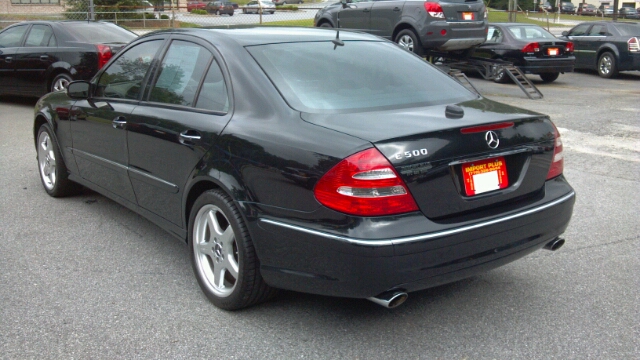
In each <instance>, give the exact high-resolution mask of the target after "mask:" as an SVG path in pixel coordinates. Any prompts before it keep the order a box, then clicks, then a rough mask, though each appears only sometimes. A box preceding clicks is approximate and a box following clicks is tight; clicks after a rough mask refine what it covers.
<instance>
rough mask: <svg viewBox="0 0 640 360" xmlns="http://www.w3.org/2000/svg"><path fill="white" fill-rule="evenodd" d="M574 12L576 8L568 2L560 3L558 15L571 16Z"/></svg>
mask: <svg viewBox="0 0 640 360" xmlns="http://www.w3.org/2000/svg"><path fill="white" fill-rule="evenodd" d="M575 12H576V6H575V5H573V3H571V2H568V1H562V2H561V3H560V13H561V14H573V13H575Z"/></svg>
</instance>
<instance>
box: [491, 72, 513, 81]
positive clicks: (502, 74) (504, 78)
mask: <svg viewBox="0 0 640 360" xmlns="http://www.w3.org/2000/svg"><path fill="white" fill-rule="evenodd" d="M509 80H511V79H510V78H509V75H507V71H506V70H504V69H500V70H498V73H497V74H496V76H495V77H494V78H493V81H495V82H497V83H499V84H506V83H508V82H509Z"/></svg>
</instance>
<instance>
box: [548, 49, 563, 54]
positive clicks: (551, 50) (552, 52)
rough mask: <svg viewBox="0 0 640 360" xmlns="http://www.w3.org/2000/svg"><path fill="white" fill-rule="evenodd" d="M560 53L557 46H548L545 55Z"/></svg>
mask: <svg viewBox="0 0 640 360" xmlns="http://www.w3.org/2000/svg"><path fill="white" fill-rule="evenodd" d="M559 54H560V49H558V48H548V49H547V55H549V56H558V55H559Z"/></svg>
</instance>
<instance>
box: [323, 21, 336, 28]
mask: <svg viewBox="0 0 640 360" xmlns="http://www.w3.org/2000/svg"><path fill="white" fill-rule="evenodd" d="M320 27H323V28H332V27H333V26H331V24H329V23H328V22H326V21H325V22H323V23H322V24H320Z"/></svg>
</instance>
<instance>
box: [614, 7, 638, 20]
mask: <svg viewBox="0 0 640 360" xmlns="http://www.w3.org/2000/svg"><path fill="white" fill-rule="evenodd" d="M619 14H620V17H621V18H623V19H640V16H639V15H638V11H637V10H636V9H634V8H632V7H623V8H620V12H619Z"/></svg>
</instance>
